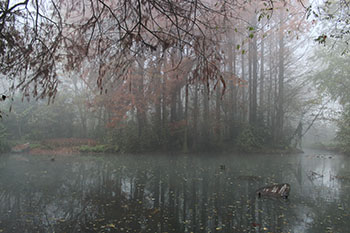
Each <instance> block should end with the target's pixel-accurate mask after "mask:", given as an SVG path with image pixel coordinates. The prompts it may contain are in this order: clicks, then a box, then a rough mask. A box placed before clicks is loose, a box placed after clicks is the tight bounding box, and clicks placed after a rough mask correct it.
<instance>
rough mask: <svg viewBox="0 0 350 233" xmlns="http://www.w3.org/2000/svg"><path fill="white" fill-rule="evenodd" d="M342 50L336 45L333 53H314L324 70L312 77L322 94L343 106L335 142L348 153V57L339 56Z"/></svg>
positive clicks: (349, 81)
mask: <svg viewBox="0 0 350 233" xmlns="http://www.w3.org/2000/svg"><path fill="white" fill-rule="evenodd" d="M343 50H344V47H343V46H340V45H338V46H335V47H334V51H333V53H329V50H327V49H322V50H319V51H318V52H317V53H316V56H315V57H317V59H318V60H321V61H322V62H323V67H324V69H323V70H321V71H319V72H318V73H316V74H315V75H314V81H315V84H316V85H317V87H318V89H319V91H320V92H321V93H322V94H323V93H325V94H328V95H329V96H330V97H332V99H333V100H338V101H339V103H340V104H341V105H342V106H343V111H342V113H341V114H342V115H341V117H340V119H339V120H338V122H337V123H338V127H339V131H338V132H337V136H336V140H337V143H338V147H339V149H340V150H342V151H343V152H345V153H350V92H349V90H348V89H349V86H350V78H349V73H350V66H349V65H348V64H349V61H350V59H349V56H346V55H341V51H343Z"/></svg>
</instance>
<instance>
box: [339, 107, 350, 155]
mask: <svg viewBox="0 0 350 233" xmlns="http://www.w3.org/2000/svg"><path fill="white" fill-rule="evenodd" d="M338 127H339V131H338V132H337V137H336V139H337V141H338V146H339V148H340V149H341V150H342V151H343V152H344V153H347V154H350V107H349V106H347V108H346V109H345V110H344V111H343V114H342V116H341V118H340V119H339V121H338Z"/></svg>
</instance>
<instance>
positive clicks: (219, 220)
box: [0, 151, 350, 233]
mask: <svg viewBox="0 0 350 233" xmlns="http://www.w3.org/2000/svg"><path fill="white" fill-rule="evenodd" d="M50 158H51V157H50V156H30V155H6V156H2V157H1V158H0V188H1V189H0V230H1V231H2V232H317V233H318V232H327V231H329V232H346V231H347V229H349V228H350V222H349V221H348V219H349V216H350V215H349V204H350V198H349V195H348V193H349V191H350V179H349V177H350V173H349V171H350V170H349V166H350V159H349V158H344V157H342V156H339V155H330V154H326V153H320V152H315V151H310V152H308V153H306V154H303V155H292V156H291V155H289V156H287V155H284V156H281V155H249V156H215V158H213V157H203V156H202V157H200V156H189V155H188V156H150V155H142V156H141V155H139V156H126V155H123V156H121V155H119V156H108V155H106V156H103V157H96V156H75V157H74V156H72V157H56V160H55V161H54V162H52V161H51V160H50ZM274 182H277V183H282V182H283V183H289V184H291V187H292V189H291V193H290V197H289V199H288V200H282V199H273V198H262V199H258V198H257V197H256V195H255V190H256V189H258V188H259V187H261V186H264V185H267V184H271V183H274Z"/></svg>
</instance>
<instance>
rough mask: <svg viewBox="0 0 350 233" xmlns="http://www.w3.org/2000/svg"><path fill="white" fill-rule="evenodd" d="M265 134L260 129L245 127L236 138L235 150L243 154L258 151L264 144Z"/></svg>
mask: <svg viewBox="0 0 350 233" xmlns="http://www.w3.org/2000/svg"><path fill="white" fill-rule="evenodd" d="M265 133H267V132H266V131H265V130H264V129H263V128H262V127H253V126H247V127H245V128H244V129H243V131H242V132H241V133H240V135H239V136H238V138H237V142H236V145H237V148H238V149H239V150H241V151H244V152H254V151H257V150H260V149H261V148H262V147H263V146H264V144H265V139H264V134H265Z"/></svg>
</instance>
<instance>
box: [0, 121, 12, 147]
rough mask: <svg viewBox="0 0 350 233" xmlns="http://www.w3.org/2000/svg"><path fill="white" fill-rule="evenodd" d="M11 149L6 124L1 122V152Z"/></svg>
mask: <svg viewBox="0 0 350 233" xmlns="http://www.w3.org/2000/svg"><path fill="white" fill-rule="evenodd" d="M9 150H10V144H9V142H8V140H7V132H6V128H5V127H4V125H3V124H2V123H1V122H0V153H3V152H7V151H9Z"/></svg>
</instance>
